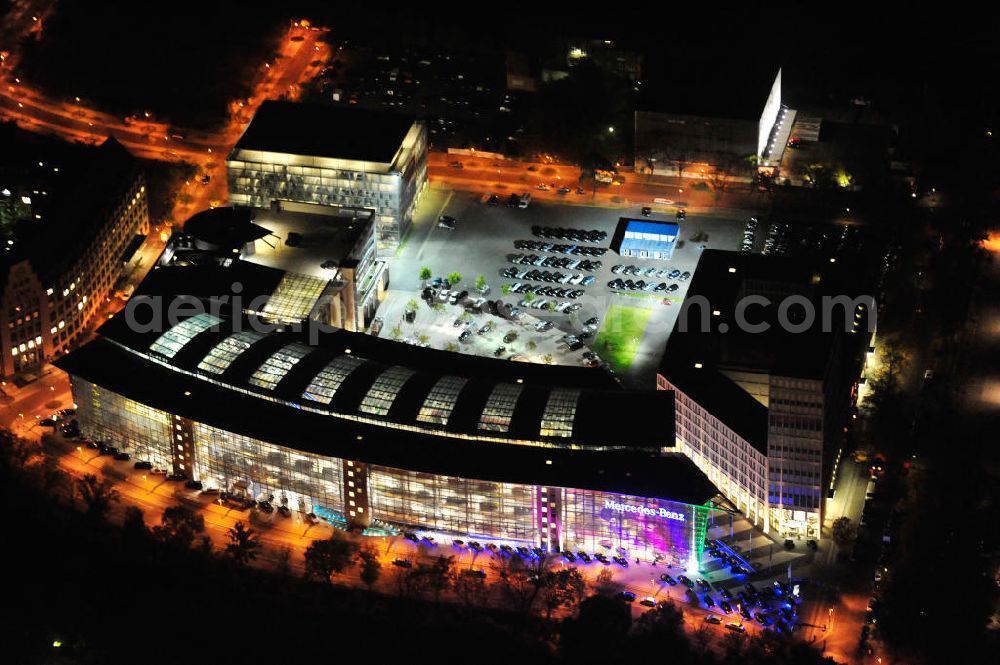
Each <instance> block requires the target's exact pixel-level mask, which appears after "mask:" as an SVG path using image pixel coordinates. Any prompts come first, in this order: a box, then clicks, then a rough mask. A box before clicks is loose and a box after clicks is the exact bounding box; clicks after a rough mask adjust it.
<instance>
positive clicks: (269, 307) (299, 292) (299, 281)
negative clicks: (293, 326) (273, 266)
mask: <svg viewBox="0 0 1000 665" xmlns="http://www.w3.org/2000/svg"><path fill="white" fill-rule="evenodd" d="M327 284H328V281H327V280H325V279H320V278H319V277H312V276H310V275H302V274H300V273H294V272H286V273H285V275H284V276H283V277H282V278H281V281H280V282H278V286H276V287H275V288H274V293H272V294H271V295H270V297H268V299H267V303H266V304H265V305H264V310H263V315H264V319H265V320H267V321H274V322H276V323H298V322H299V321H302V320H304V319H306V318H307V317H308V316H309V314H310V313H311V312H312V309H313V307H314V306H315V305H316V301H317V300H319V297H320V296H321V295H322V294H323V291H325V290H326V286H327Z"/></svg>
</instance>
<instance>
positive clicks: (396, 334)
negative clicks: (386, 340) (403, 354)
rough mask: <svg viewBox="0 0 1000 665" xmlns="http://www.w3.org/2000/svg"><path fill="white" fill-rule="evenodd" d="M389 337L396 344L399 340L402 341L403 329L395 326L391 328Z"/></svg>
mask: <svg viewBox="0 0 1000 665" xmlns="http://www.w3.org/2000/svg"><path fill="white" fill-rule="evenodd" d="M389 337H391V338H392V339H393V341H396V342H398V341H399V340H401V339H403V328H402V326H400V325H398V324H397V325H396V326H395V327H393V329H392V330H390V331H389Z"/></svg>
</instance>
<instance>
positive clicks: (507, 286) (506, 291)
mask: <svg viewBox="0 0 1000 665" xmlns="http://www.w3.org/2000/svg"><path fill="white" fill-rule="evenodd" d="M500 293H502V294H503V295H505V296H509V295H510V284H504V285H503V286H501V287H500Z"/></svg>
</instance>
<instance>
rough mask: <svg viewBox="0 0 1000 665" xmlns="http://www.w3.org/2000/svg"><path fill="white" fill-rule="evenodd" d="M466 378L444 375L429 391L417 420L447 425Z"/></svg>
mask: <svg viewBox="0 0 1000 665" xmlns="http://www.w3.org/2000/svg"><path fill="white" fill-rule="evenodd" d="M465 383H466V380H465V379H463V378H460V377H457V376H442V377H441V378H440V379H438V380H437V383H435V384H434V387H433V388H431V391H430V392H429V393H427V399H425V400H424V405H423V406H422V407H420V413H419V414H417V420H419V421H420V422H422V423H435V424H438V425H447V424H448V419H449V418H451V412H452V410H453V409H454V408H455V402H456V401H457V400H458V394H459V393H460V392H461V391H462V388H463V387H464V386H465Z"/></svg>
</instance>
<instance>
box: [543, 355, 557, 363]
mask: <svg viewBox="0 0 1000 665" xmlns="http://www.w3.org/2000/svg"><path fill="white" fill-rule="evenodd" d="M554 360H555V358H553V357H552V354H551V353H546V354H545V355H544V356H542V362H544V363H545V364H546V365H551V364H552V363H553V361H554Z"/></svg>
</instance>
